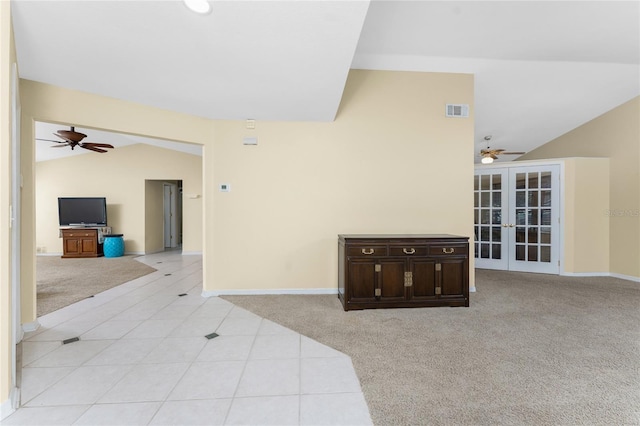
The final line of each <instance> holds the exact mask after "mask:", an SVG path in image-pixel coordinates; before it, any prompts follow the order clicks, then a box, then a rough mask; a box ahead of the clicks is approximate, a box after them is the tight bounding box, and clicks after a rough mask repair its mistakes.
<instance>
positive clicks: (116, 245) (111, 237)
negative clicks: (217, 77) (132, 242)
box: [102, 234, 124, 257]
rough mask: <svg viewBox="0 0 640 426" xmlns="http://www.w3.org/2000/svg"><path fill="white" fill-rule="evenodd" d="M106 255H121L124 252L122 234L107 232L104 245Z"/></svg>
mask: <svg viewBox="0 0 640 426" xmlns="http://www.w3.org/2000/svg"><path fill="white" fill-rule="evenodd" d="M102 249H103V252H104V257H120V256H122V255H123V254H124V239H123V238H122V234H105V235H104V245H103V246H102Z"/></svg>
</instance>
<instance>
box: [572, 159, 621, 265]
mask: <svg viewBox="0 0 640 426" xmlns="http://www.w3.org/2000/svg"><path fill="white" fill-rule="evenodd" d="M563 163H564V182H565V195H564V200H563V203H564V221H563V224H564V248H565V249H564V272H566V273H576V274H589V273H608V272H609V269H610V265H609V239H610V235H609V219H608V217H607V216H606V215H605V212H606V211H607V210H608V208H609V160H608V159H606V158H570V159H566V160H564V161H563Z"/></svg>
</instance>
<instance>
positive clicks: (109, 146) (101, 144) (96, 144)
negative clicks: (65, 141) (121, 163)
mask: <svg viewBox="0 0 640 426" xmlns="http://www.w3.org/2000/svg"><path fill="white" fill-rule="evenodd" d="M80 145H82V146H83V147H84V146H87V145H89V146H97V147H99V148H113V145H110V144H108V143H96V142H82V143H81V144H80Z"/></svg>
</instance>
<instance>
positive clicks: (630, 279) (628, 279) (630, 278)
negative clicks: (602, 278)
mask: <svg viewBox="0 0 640 426" xmlns="http://www.w3.org/2000/svg"><path fill="white" fill-rule="evenodd" d="M609 275H610V276H612V277H613V278H620V279H621V280H627V281H633V282H636V283H640V277H633V276H631V275H622V274H615V273H611V274H609Z"/></svg>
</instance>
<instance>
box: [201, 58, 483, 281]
mask: <svg viewBox="0 0 640 426" xmlns="http://www.w3.org/2000/svg"><path fill="white" fill-rule="evenodd" d="M311 101H312V100H310V102H311ZM447 103H466V104H470V105H473V76H472V75H463V74H437V73H412V72H384V71H359V70H352V71H351V72H350V73H349V78H348V80H347V83H346V87H345V92H344V95H343V100H342V104H341V107H340V110H339V113H338V116H337V118H336V120H335V122H331V123H276V122H268V123H267V122H257V123H256V129H255V130H247V129H245V128H244V122H216V134H215V139H216V142H215V146H214V153H215V157H214V158H213V159H212V158H209V157H208V156H205V170H206V173H207V174H208V173H211V172H213V175H212V178H211V179H212V181H213V182H214V183H215V185H216V186H217V185H219V184H221V183H228V184H230V185H231V191H230V192H227V193H223V192H218V191H217V188H214V187H211V186H210V187H209V191H208V192H207V193H206V198H207V203H208V204H206V208H205V211H206V216H205V221H206V222H208V223H213V232H212V233H208V234H207V235H206V238H207V244H206V246H207V247H211V246H213V249H214V250H213V251H210V250H207V252H206V258H205V265H210V266H211V268H212V269H213V271H212V273H211V274H207V275H206V277H207V279H206V280H205V290H206V291H211V292H216V291H224V290H252V289H261V290H264V289H327V290H335V289H337V276H338V271H337V256H338V252H337V235H338V234H340V233H450V234H459V235H465V236H471V235H472V232H473V216H472V212H473V198H472V197H473V128H474V126H473V116H471V117H470V118H468V119H462V118H446V117H445V104H447ZM472 110H473V109H472ZM244 136H254V137H257V139H258V145H257V146H243V145H242V138H243V137H244ZM205 179H210V178H209V177H206V178H205ZM211 200H212V201H211ZM214 239H215V243H214ZM471 275H472V276H471V285H473V282H474V281H473V270H472V271H471ZM211 278H213V280H212V279H211Z"/></svg>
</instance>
